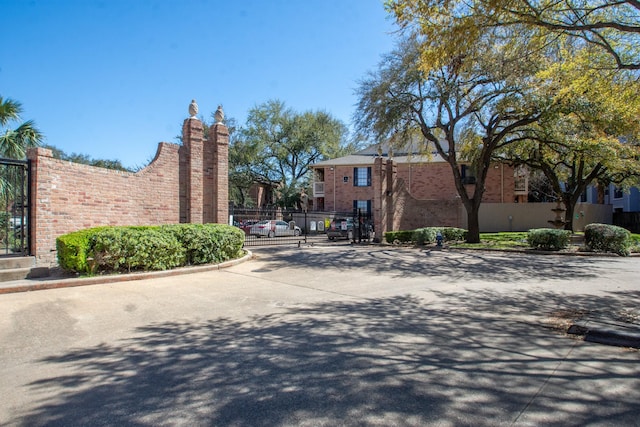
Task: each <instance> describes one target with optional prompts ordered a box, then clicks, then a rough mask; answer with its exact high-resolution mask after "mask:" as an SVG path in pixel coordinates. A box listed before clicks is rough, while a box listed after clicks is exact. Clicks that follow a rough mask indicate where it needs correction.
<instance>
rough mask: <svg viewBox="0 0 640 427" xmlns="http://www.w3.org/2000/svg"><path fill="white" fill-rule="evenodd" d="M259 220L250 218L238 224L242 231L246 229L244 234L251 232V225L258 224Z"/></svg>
mask: <svg viewBox="0 0 640 427" xmlns="http://www.w3.org/2000/svg"><path fill="white" fill-rule="evenodd" d="M258 222H259V221H258V220H256V219H248V220H246V221H242V222H240V224H238V227H240V228H241V229H242V231H244V234H249V233H250V232H251V227H253V226H254V225H256V224H257V223H258Z"/></svg>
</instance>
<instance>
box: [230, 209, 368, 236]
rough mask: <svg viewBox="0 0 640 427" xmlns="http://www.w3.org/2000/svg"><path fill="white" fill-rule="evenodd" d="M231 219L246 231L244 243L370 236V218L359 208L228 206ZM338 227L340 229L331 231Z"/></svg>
mask: <svg viewBox="0 0 640 427" xmlns="http://www.w3.org/2000/svg"><path fill="white" fill-rule="evenodd" d="M229 212H230V214H231V215H232V218H233V223H234V225H236V226H237V227H239V228H241V229H242V230H244V232H245V242H244V245H245V246H265V245H300V244H301V243H314V242H324V241H330V240H336V239H337V238H342V239H343V241H344V239H348V240H351V241H353V242H364V241H370V240H371V239H372V238H373V218H372V216H371V214H370V213H367V212H365V211H362V210H354V211H352V212H344V213H340V212H318V211H309V212H307V211H302V210H290V209H281V208H275V209H265V208H262V209H245V208H237V207H235V208H234V207H233V206H230V209H229ZM336 228H340V231H338V232H337V233H335V235H334V234H332V233H333V232H334V231H336Z"/></svg>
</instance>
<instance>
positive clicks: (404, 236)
mask: <svg viewBox="0 0 640 427" xmlns="http://www.w3.org/2000/svg"><path fill="white" fill-rule="evenodd" d="M412 235H413V231H387V232H386V233H384V238H385V240H386V241H387V242H388V243H395V242H398V243H410V242H411V241H412Z"/></svg>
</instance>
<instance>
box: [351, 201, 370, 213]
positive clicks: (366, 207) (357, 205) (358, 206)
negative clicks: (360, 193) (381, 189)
mask: <svg viewBox="0 0 640 427" xmlns="http://www.w3.org/2000/svg"><path fill="white" fill-rule="evenodd" d="M353 210H354V212H356V213H358V212H362V213H363V214H366V215H368V214H370V213H371V200H354V201H353Z"/></svg>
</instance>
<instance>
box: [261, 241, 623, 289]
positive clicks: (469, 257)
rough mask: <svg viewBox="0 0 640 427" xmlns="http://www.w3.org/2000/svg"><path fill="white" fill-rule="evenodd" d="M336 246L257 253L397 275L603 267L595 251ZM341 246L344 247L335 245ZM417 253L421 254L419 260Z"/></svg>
mask: <svg viewBox="0 0 640 427" xmlns="http://www.w3.org/2000/svg"><path fill="white" fill-rule="evenodd" d="M333 249H334V250H331V251H322V252H321V251H317V250H304V248H303V250H299V249H298V250H296V249H289V250H285V249H283V248H260V249H259V250H256V251H255V252H254V254H257V255H258V256H261V255H266V256H265V259H267V260H268V261H269V263H268V266H269V268H270V269H272V270H276V269H280V268H283V267H289V268H304V269H307V270H308V269H318V270H325V269H326V268H327V267H328V266H330V267H332V268H340V269H342V270H356V271H360V272H363V273H364V272H374V273H375V272H378V273H384V274H389V273H390V272H391V274H395V277H403V278H404V277H439V278H440V279H442V280H444V281H450V282H459V281H461V280H488V281H502V282H509V283H513V282H517V281H520V280H526V279H530V278H531V277H536V279H537V280H541V281H546V280H555V279H562V280H565V279H567V278H573V279H575V280H581V279H591V278H595V277H598V273H599V272H600V270H601V268H600V267H599V266H598V264H597V259H596V258H593V257H580V256H561V255H536V254H522V253H518V252H513V253H507V254H506V256H505V253H502V252H480V251H457V250H453V251H438V250H432V249H420V248H405V247H389V248H386V249H385V248H384V247H371V248H367V247H366V246H355V247H351V246H349V245H342V246H340V247H339V248H336V247H333ZM336 249H339V250H336ZM416 254H419V257H418V258H417V260H418V262H416ZM607 260H608V268H616V265H624V262H625V261H627V259H624V258H608V259H607Z"/></svg>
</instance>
